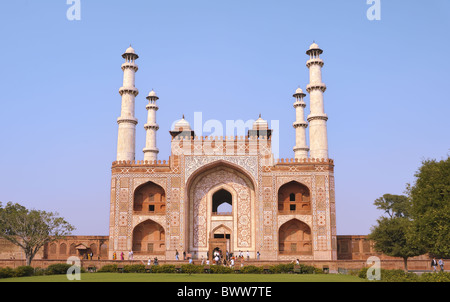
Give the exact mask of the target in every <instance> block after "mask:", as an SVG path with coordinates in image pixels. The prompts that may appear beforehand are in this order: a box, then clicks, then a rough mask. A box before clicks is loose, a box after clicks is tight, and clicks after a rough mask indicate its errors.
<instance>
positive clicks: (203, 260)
mask: <svg viewBox="0 0 450 302" xmlns="http://www.w3.org/2000/svg"><path fill="white" fill-rule="evenodd" d="M204 264H205V257H203V255H202V265H204Z"/></svg>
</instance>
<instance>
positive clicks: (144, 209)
mask: <svg viewBox="0 0 450 302" xmlns="http://www.w3.org/2000/svg"><path fill="white" fill-rule="evenodd" d="M133 211H134V212H135V213H141V214H165V212H166V192H165V191H164V189H163V188H162V187H161V186H159V185H157V184H155V183H153V182H151V181H149V182H146V183H144V184H142V185H140V186H139V187H137V188H136V190H135V191H134V198H133Z"/></svg>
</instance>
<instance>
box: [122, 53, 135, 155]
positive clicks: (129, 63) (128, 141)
mask: <svg viewBox="0 0 450 302" xmlns="http://www.w3.org/2000/svg"><path fill="white" fill-rule="evenodd" d="M122 57H123V58H124V59H125V63H123V64H122V70H123V86H122V87H120V89H119V93H120V95H121V96H122V109H121V114H120V117H119V118H118V119H117V123H118V124H119V135H118V137H117V160H126V161H128V160H131V161H133V160H135V148H136V146H135V145H136V124H137V123H138V120H137V119H136V118H135V117H134V101H135V98H136V96H137V95H138V93H139V91H138V90H137V88H136V87H134V79H135V73H136V71H137V70H138V66H137V65H136V63H135V61H136V59H137V58H139V56H138V55H137V54H136V53H135V52H134V49H133V48H132V47H131V46H130V47H129V48H128V49H127V50H126V51H125V53H124V54H123V55H122Z"/></svg>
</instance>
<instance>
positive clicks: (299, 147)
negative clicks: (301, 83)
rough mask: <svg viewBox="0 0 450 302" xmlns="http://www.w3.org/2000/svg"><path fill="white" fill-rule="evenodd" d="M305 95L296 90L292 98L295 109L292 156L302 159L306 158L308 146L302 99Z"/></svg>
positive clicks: (301, 91) (304, 104)
mask: <svg viewBox="0 0 450 302" xmlns="http://www.w3.org/2000/svg"><path fill="white" fill-rule="evenodd" d="M305 96H306V94H304V93H303V90H301V89H300V88H298V89H297V90H296V91H295V94H294V95H293V97H294V98H295V103H294V108H295V117H296V118H295V122H294V124H293V126H294V129H295V147H294V154H295V158H297V159H302V158H308V151H309V148H308V145H307V144H306V128H307V127H308V123H307V122H306V121H305V110H304V109H305V107H306V103H305V102H304V101H303V98H304V97H305Z"/></svg>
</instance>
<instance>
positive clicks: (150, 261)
mask: <svg viewBox="0 0 450 302" xmlns="http://www.w3.org/2000/svg"><path fill="white" fill-rule="evenodd" d="M147 265H148V266H150V265H152V259H151V258H148V261H147Z"/></svg>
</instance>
